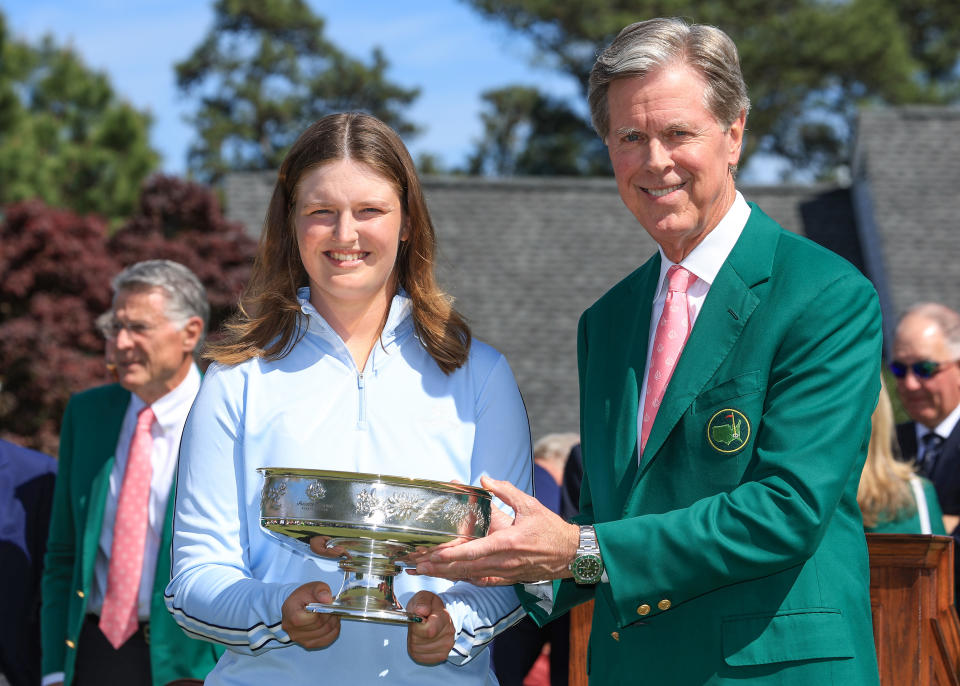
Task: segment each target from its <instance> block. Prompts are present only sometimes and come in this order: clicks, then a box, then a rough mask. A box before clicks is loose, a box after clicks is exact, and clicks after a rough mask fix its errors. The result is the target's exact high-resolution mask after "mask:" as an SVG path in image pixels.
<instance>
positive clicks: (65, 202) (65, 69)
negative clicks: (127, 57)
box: [0, 15, 158, 219]
mask: <svg viewBox="0 0 960 686" xmlns="http://www.w3.org/2000/svg"><path fill="white" fill-rule="evenodd" d="M149 127H150V117H149V116H148V115H147V114H146V113H144V112H140V111H138V110H136V109H135V108H134V107H132V106H131V105H130V104H129V103H126V102H123V101H122V100H121V99H119V98H118V97H117V96H116V94H115V93H114V92H113V89H112V88H111V86H110V83H109V80H108V79H107V77H106V76H105V75H104V74H102V73H100V72H96V71H93V70H91V69H89V68H88V67H87V66H86V65H84V63H83V61H82V60H81V59H80V58H79V57H78V56H77V55H76V54H74V53H73V51H72V50H70V49H69V48H64V47H60V46H58V45H57V44H56V43H54V41H53V39H52V38H50V37H46V38H44V39H42V40H41V41H40V42H39V43H38V44H37V45H31V44H28V43H26V42H24V41H20V40H16V39H13V38H12V37H11V36H9V35H8V33H7V29H6V24H5V22H4V20H3V17H2V15H0V205H2V204H7V203H12V202H16V201H19V200H26V199H30V198H39V199H42V200H43V201H44V202H45V203H47V204H48V205H52V206H57V207H66V208H70V209H72V210H75V211H77V212H80V213H87V212H94V213H97V214H100V215H102V216H104V217H106V218H108V219H120V218H123V217H126V216H128V215H129V214H130V213H131V212H132V210H133V207H134V204H135V203H136V199H137V195H138V193H139V190H140V184H141V183H142V181H143V180H144V179H145V178H146V177H147V175H148V174H149V173H150V172H151V171H152V170H153V169H154V168H155V167H156V164H157V161H158V156H157V154H156V152H154V151H153V150H152V149H151V148H150V144H149V140H148V132H149Z"/></svg>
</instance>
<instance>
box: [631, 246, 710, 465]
mask: <svg viewBox="0 0 960 686" xmlns="http://www.w3.org/2000/svg"><path fill="white" fill-rule="evenodd" d="M696 280H697V277H696V276H694V275H693V274H691V273H690V272H688V271H687V270H686V269H684V268H683V267H681V266H680V265H677V264H675V265H673V266H672V267H670V269H668V270H667V282H668V285H667V299H666V301H665V302H664V303H663V313H662V314H661V315H660V321H659V322H658V323H657V332H656V334H654V337H653V352H652V353H651V355H650V369H649V370H648V371H647V395H646V397H645V398H644V400H643V421H642V423H641V425H640V427H641V428H640V453H641V454H642V453H643V449H644V447H645V446H646V445H647V438H648V437H649V436H650V429H651V427H653V420H654V419H656V417H657V410H659V409H660V403H661V401H662V400H663V394H664V392H665V391H666V390H667V384H668V383H670V377H671V376H673V368H674V367H675V366H676V364H677V360H679V359H680V353H681V352H683V346H684V344H685V343H686V342H687V337H688V336H689V335H690V314H689V312H688V310H687V289H688V288H690V286H692V285H693V283H694V282H695V281H696Z"/></svg>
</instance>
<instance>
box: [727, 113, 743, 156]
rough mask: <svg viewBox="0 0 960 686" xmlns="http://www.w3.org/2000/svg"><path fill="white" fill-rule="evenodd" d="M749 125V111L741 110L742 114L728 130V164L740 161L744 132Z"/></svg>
mask: <svg viewBox="0 0 960 686" xmlns="http://www.w3.org/2000/svg"><path fill="white" fill-rule="evenodd" d="M746 126H747V111H746V110H740V115H739V116H738V117H737V118H736V119H734V120H733V123H732V124H730V128H729V129H728V130H727V145H728V148H727V153H728V154H727V164H728V165H734V166H735V165H736V164H737V163H738V162H740V153H741V152H742V151H743V132H744V131H745V130H746Z"/></svg>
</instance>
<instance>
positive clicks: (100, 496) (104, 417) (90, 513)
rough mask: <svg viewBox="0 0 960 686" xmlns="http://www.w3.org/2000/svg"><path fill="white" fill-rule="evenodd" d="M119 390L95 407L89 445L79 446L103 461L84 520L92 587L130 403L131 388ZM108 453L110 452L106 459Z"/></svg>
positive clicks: (86, 571) (83, 456) (86, 569)
mask: <svg viewBox="0 0 960 686" xmlns="http://www.w3.org/2000/svg"><path fill="white" fill-rule="evenodd" d="M117 390H118V392H117V393H116V394H112V395H111V396H107V397H105V398H104V400H105V402H104V403H103V405H101V406H100V407H99V408H93V415H94V417H95V419H96V422H95V424H96V425H95V426H91V427H90V430H89V432H88V433H86V434H85V436H84V440H85V444H84V445H82V446H80V447H78V458H77V459H78V460H84V461H86V460H89V461H90V463H96V462H98V461H101V460H102V464H101V465H100V467H99V468H98V469H97V472H96V475H95V476H94V477H93V480H92V481H91V482H90V500H89V502H88V503H87V515H86V521H85V522H84V524H83V526H84V536H83V550H82V552H81V554H82V556H83V559H82V565H83V566H82V570H83V583H84V587H85V588H87V589H89V588H90V586H91V584H92V583H93V570H94V566H95V565H96V561H97V549H98V548H99V546H100V532H101V531H102V529H103V513H104V510H105V509H106V505H107V494H108V492H109V490H110V473H111V472H112V471H113V464H114V462H115V460H116V449H117V438H118V437H119V436H120V429H121V428H122V427H123V417H124V415H125V414H126V412H127V405H128V404H129V402H130V393H129V391H125V390H123V389H122V388H121V387H119V386H118V387H117ZM104 455H108V456H109V457H107V458H106V459H104V457H103V456H104Z"/></svg>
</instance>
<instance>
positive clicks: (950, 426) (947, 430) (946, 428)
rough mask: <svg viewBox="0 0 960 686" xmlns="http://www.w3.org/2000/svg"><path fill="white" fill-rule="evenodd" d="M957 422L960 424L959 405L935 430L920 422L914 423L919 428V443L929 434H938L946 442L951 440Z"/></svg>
mask: <svg viewBox="0 0 960 686" xmlns="http://www.w3.org/2000/svg"><path fill="white" fill-rule="evenodd" d="M957 422H960V405H957V406H956V407H955V408H953V412H951V413H950V414H948V415H947V416H946V417H945V418H944V420H943V421H942V422H940V423H939V424H937V425H936V426H935V427H934V428H932V429H928V428H927V427H925V426H924V425H923V424H921V423H920V422H914V424H915V426H916V427H917V442H920V441H921V440H922V439H923V437H924V436H926V435H927V434H929V433H936V434H937V435H938V436H940V437H941V438H943V439H944V440H946V439H947V438H949V436H950V434H952V433H953V430H954V428H955V427H956V426H957Z"/></svg>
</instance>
